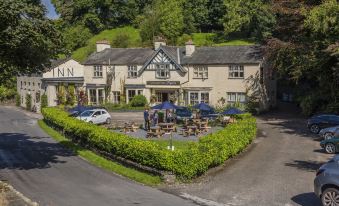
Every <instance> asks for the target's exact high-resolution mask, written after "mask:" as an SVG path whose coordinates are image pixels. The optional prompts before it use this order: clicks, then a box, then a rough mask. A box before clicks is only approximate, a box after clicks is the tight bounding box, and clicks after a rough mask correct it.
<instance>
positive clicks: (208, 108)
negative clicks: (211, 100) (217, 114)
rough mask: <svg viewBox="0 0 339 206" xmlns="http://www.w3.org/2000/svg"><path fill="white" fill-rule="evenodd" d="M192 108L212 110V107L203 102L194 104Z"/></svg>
mask: <svg viewBox="0 0 339 206" xmlns="http://www.w3.org/2000/svg"><path fill="white" fill-rule="evenodd" d="M193 108H194V109H199V110H202V111H214V110H213V108H212V107H211V106H210V105H208V104H206V103H203V102H201V103H199V104H196V105H194V106H193Z"/></svg>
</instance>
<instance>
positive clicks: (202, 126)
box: [195, 121, 211, 132]
mask: <svg viewBox="0 0 339 206" xmlns="http://www.w3.org/2000/svg"><path fill="white" fill-rule="evenodd" d="M195 124H196V125H197V126H198V128H199V129H200V131H204V132H207V131H208V130H209V129H211V127H209V126H208V121H200V122H196V123H195Z"/></svg>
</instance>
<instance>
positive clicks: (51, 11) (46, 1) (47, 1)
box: [41, 0, 59, 19]
mask: <svg viewBox="0 0 339 206" xmlns="http://www.w3.org/2000/svg"><path fill="white" fill-rule="evenodd" d="M41 2H42V4H43V5H45V6H46V8H47V17H48V18H50V19H57V18H58V17H59V15H58V14H57V13H56V11H55V8H54V5H53V4H52V3H51V0H41Z"/></svg>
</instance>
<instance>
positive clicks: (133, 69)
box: [128, 65, 138, 78]
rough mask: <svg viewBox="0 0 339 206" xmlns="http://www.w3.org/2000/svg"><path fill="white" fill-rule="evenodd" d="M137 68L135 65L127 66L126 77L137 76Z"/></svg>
mask: <svg viewBox="0 0 339 206" xmlns="http://www.w3.org/2000/svg"><path fill="white" fill-rule="evenodd" d="M137 76H138V68H137V66H135V65H134V66H128V78H137Z"/></svg>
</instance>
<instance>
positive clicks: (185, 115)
mask: <svg viewBox="0 0 339 206" xmlns="http://www.w3.org/2000/svg"><path fill="white" fill-rule="evenodd" d="M175 118H176V120H177V121H182V120H183V119H190V118H193V114H192V112H191V111H190V110H189V109H188V108H187V107H180V108H178V109H176V110H175Z"/></svg>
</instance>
